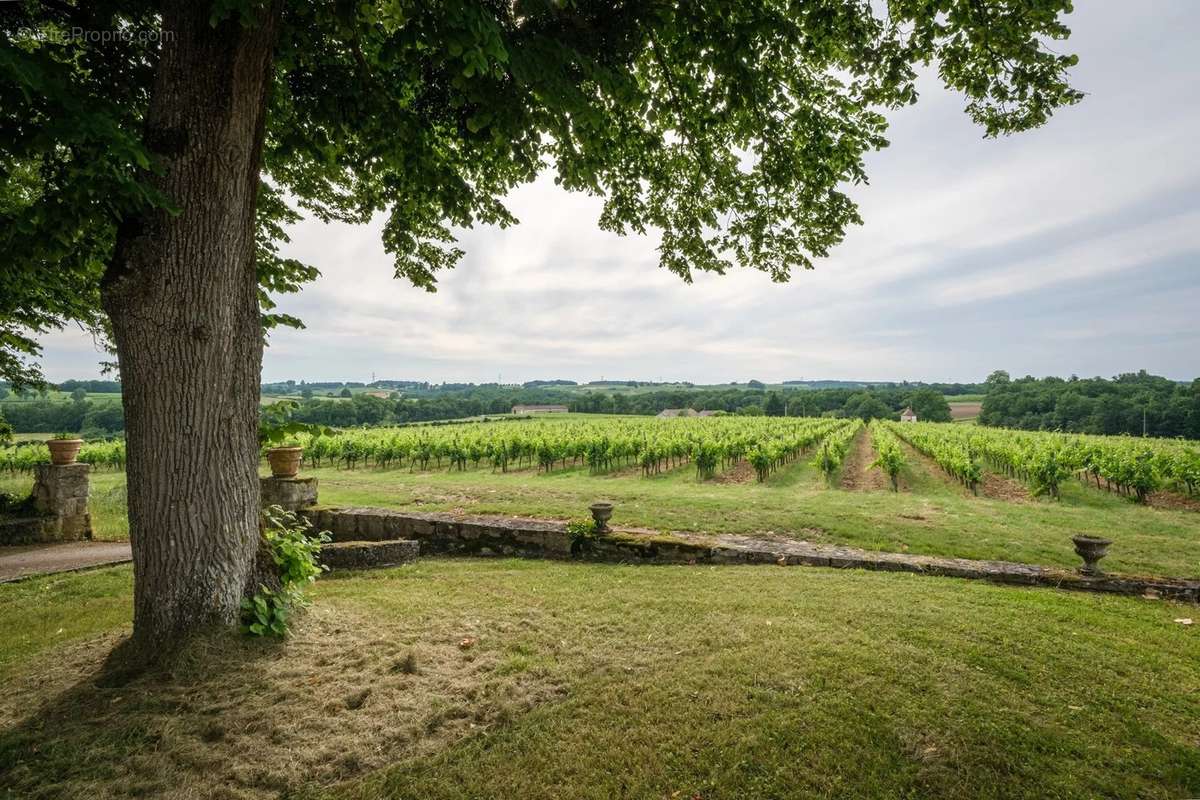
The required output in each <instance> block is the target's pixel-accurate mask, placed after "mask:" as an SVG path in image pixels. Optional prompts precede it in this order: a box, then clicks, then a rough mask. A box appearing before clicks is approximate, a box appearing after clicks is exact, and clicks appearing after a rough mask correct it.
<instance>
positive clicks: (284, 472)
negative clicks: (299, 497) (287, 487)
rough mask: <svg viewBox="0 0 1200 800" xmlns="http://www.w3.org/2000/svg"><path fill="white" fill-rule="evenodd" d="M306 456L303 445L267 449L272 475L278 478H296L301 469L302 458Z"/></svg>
mask: <svg viewBox="0 0 1200 800" xmlns="http://www.w3.org/2000/svg"><path fill="white" fill-rule="evenodd" d="M303 457H304V448H303V447H272V448H271V449H270V450H268V451H267V461H268V463H270V465H271V475H272V476H273V477H276V478H294V477H296V473H298V472H299V471H300V460H301V459H302V458H303Z"/></svg>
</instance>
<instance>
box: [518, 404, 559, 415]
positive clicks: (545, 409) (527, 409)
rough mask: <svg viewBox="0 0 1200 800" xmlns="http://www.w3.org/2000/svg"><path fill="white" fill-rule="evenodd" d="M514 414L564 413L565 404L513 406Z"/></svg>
mask: <svg viewBox="0 0 1200 800" xmlns="http://www.w3.org/2000/svg"><path fill="white" fill-rule="evenodd" d="M512 413H514V414H566V413H567V407H566V406H513V407H512Z"/></svg>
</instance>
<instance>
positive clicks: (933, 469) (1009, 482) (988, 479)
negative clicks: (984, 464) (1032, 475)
mask: <svg viewBox="0 0 1200 800" xmlns="http://www.w3.org/2000/svg"><path fill="white" fill-rule="evenodd" d="M900 447H901V448H903V450H904V457H905V459H906V460H907V462H908V466H909V468H910V469H919V470H922V471H923V472H925V473H926V474H928V475H932V476H933V477H934V479H935V480H940V481H941V482H942V483H944V484H946V485H947V486H955V487H958V488H959V489H960V490H962V492H963V493H964V494H967V495H971V494H972V492H971V490H970V489H969V488H967V487H966V486H963V485H962V484H961V483H959V482H958V481H957V480H956V479H955V478H953V477H951V476H950V475H948V474H946V471H945V470H943V469H942V468H941V467H939V466H938V465H937V462H936V461H934V460H933V459H932V458H930V457H929V456H927V455H925V454H924V453H922V452H921V451H919V450H917V449H916V448H915V447H913V446H912V445H910V444H909V443H908V442H905V441H903V440H901V442H900ZM978 488H979V497H986V498H988V499H989V500H1004V501H1007V502H1010V503H1020V502H1024V501H1026V500H1029V490H1028V489H1026V488H1025V486H1024V484H1022V483H1021V482H1020V481H1017V480H1013V479H1012V478H1010V477H1008V476H1007V475H998V474H997V473H995V472H992V471H991V470H989V469H986V468H985V469H984V470H983V480H981V481H980V482H979V487H978Z"/></svg>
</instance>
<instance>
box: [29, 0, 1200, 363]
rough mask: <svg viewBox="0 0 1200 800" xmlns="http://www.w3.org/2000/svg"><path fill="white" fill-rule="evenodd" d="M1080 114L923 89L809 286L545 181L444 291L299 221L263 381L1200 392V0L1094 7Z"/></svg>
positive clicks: (65, 347) (1082, 24) (85, 352)
mask: <svg viewBox="0 0 1200 800" xmlns="http://www.w3.org/2000/svg"><path fill="white" fill-rule="evenodd" d="M1069 25H1070V27H1071V28H1072V29H1073V31H1074V34H1073V36H1072V38H1071V40H1070V43H1069V45H1068V46H1067V47H1069V48H1070V49H1071V50H1073V51H1074V52H1077V53H1078V54H1079V55H1080V63H1079V66H1078V67H1077V68H1076V69H1075V72H1074V77H1073V82H1074V84H1075V85H1076V86H1077V87H1078V88H1080V89H1082V90H1083V91H1085V92H1087V93H1088V96H1087V97H1086V98H1085V99H1084V101H1083V102H1082V103H1081V104H1080V105H1078V106H1076V107H1074V108H1070V109H1066V110H1063V111H1060V112H1059V113H1058V114H1057V115H1056V116H1055V117H1054V118H1053V119H1052V120H1051V122H1050V124H1049V125H1048V126H1046V127H1045V128H1043V129H1041V130H1038V131H1034V132H1032V133H1025V134H1021V135H1018V136H1014V137H1011V138H1008V139H1002V140H998V141H996V140H984V139H983V138H982V136H981V131H980V130H979V129H978V128H976V127H974V126H973V125H972V124H971V122H970V120H968V118H967V117H966V115H965V114H963V112H962V107H963V101H962V99H961V98H960V97H958V96H956V95H953V94H950V93H947V92H945V91H944V90H942V89H941V88H940V87H939V86H938V85H937V84H936V80H931V81H926V82H925V83H924V84H923V86H924V91H923V95H922V99H921V102H920V103H919V104H918V105H917V106H915V107H913V108H909V109H905V110H904V111H902V112H899V113H896V114H893V115H892V118H891V123H892V127H891V130H890V135H889V138H890V139H891V142H892V144H891V147H889V148H888V149H886V150H884V151H882V152H880V153H876V154H873V155H871V156H870V157H869V160H868V172H869V174H870V176H871V184H870V186H866V187H858V188H856V189H855V190H854V191H853V192H852V194H853V196H854V197H855V199H856V200H857V201H858V202H859V204H860V206H861V211H862V215H863V218H864V222H865V224H864V225H862V226H861V227H857V228H852V229H851V230H850V231H849V232H848V235H847V237H846V240H845V242H844V243H843V244H842V245H841V246H840V247H838V248H837V249H836V250H835V251H834V252H833V254H832V256H831V257H830V258H828V259H825V260H823V261H820V262H818V265H817V269H816V270H815V271H813V272H802V273H799V274H796V275H795V276H794V277H793V279H792V281H791V283H789V284H785V285H781V284H773V283H771V282H770V281H769V280H768V279H767V277H766V276H764V275H762V274H760V273H757V272H753V271H750V270H743V271H740V272H738V273H735V274H730V275H727V276H725V277H718V276H704V275H701V276H699V277H698V278H697V280H696V283H695V284H694V285H691V286H688V285H685V284H684V283H682V282H681V281H680V280H679V279H678V278H676V277H675V276H673V275H671V274H670V273H667V272H664V271H662V270H660V269H658V267H657V255H656V252H655V246H656V244H657V242H656V240H655V239H654V238H653V237H628V238H621V237H618V236H614V235H611V234H608V233H604V232H602V231H600V230H599V229H598V228H597V227H596V220H597V217H598V215H599V211H600V203H599V202H598V201H597V200H595V199H592V198H588V197H584V196H580V195H571V194H567V193H565V192H563V191H560V190H558V189H557V188H555V187H554V185H553V183H552V182H551V181H550V180H548V179H547V180H543V181H541V182H539V183H537V184H534V185H532V186H527V187H524V188H522V189H520V190H518V191H517V192H514V193H513V194H512V195H511V197H510V198H509V206H510V208H511V209H512V210H513V211H514V212H515V214H516V215H517V217H518V218H519V219H520V220H521V224H520V225H518V226H516V227H514V228H510V229H508V230H505V231H501V230H498V229H493V228H484V227H481V228H476V229H474V230H470V231H464V232H462V235H461V240H460V241H461V244H462V246H463V247H464V248H465V249H466V251H467V255H466V257H465V259H464V260H463V262H462V263H461V265H460V266H459V267H458V268H457V269H456V270H454V271H453V272H450V273H445V274H443V275H442V277H441V279H440V290H439V291H438V293H437V294H434V295H430V294H427V293H425V292H423V291H420V290H417V289H414V288H412V287H411V286H410V285H408V284H407V283H404V282H402V281H397V280H395V279H393V278H392V277H391V269H390V259H389V258H388V257H387V255H386V254H385V253H384V252H383V249H382V247H381V245H380V243H379V227H378V226H363V227H351V226H343V225H323V224H321V223H319V222H316V221H306V222H303V223H301V224H299V225H297V226H295V227H294V229H293V230H292V232H291V233H292V237H293V241H292V244H291V245H290V246H289V247H288V248H287V254H288V255H293V256H295V257H297V258H300V259H302V260H304V261H307V262H309V263H312V264H315V265H317V266H318V267H319V268H320V269H321V270H322V273H323V275H322V277H321V278H320V279H318V280H317V282H316V283H315V284H312V285H310V286H309V287H308V288H307V289H306V290H305V291H304V293H303V294H302V295H300V296H298V297H295V298H288V299H286V300H285V301H284V302H283V304H282V307H281V310H283V311H287V312H290V313H294V314H297V315H299V316H300V317H301V318H303V319H304V320H305V322H306V323H307V325H308V328H307V330H304V331H298V332H292V331H285V332H279V333H275V334H274V335H273V336H272V338H271V344H270V347H269V348H268V349H267V352H266V355H265V363H264V367H263V379H264V380H267V381H271V380H282V379H287V378H295V379H297V380H299V379H301V378H304V379H307V380H310V381H312V380H358V381H369V380H370V379H371V376H372V374H374V375H376V376H377V377H379V378H395V379H412V380H430V381H434V382H441V381H476V382H484V381H494V380H497V378H500V379H502V380H503V381H504V382H518V381H525V380H531V379H535V378H570V379H575V380H580V381H585V380H593V379H599V378H601V377H606V378H609V379H642V380H651V379H659V378H662V379H668V380H669V379H676V380H690V381H694V382H697V383H710V382H711V383H715V382H725V381H729V380H738V381H745V380H747V379H750V378H756V379H759V380H764V381H782V380H789V379H818V378H843V379H871V380H901V379H912V380H951V381H957V380H961V381H970V380H980V379H982V378H983V377H985V376H986V375H987V374H988V373H989V372H991V371H992V370H995V369H1006V370H1008V371H1009V372H1011V373H1013V374H1014V375H1024V374H1027V373H1028V374H1034V375H1048V374H1058V375H1064V376H1065V375H1069V374H1072V373H1075V374H1079V375H1083V376H1091V375H1103V376H1109V375H1113V374H1116V373H1118V372H1125V371H1132V370H1136V369H1139V368H1145V369H1148V370H1150V371H1151V372H1154V373H1158V374H1162V375H1167V376H1169V377H1172V378H1178V379H1191V378H1193V377H1195V376H1197V375H1200V324H1198V320H1200V257H1198V255H1200V157H1198V156H1197V153H1196V143H1197V141H1200V67H1198V66H1197V64H1196V55H1195V53H1196V51H1195V37H1196V31H1197V29H1198V28H1200V3H1197V2H1195V1H1194V0H1179V1H1178V2H1166V0H1153V1H1152V2H1145V3H1110V2H1103V0H1090V2H1081V3H1078V4H1077V6H1076V11H1075V13H1074V14H1073V15H1072V16H1071V18H1070V19H1069ZM45 343H46V358H45V366H46V373H47V376H48V377H49V378H50V379H51V380H62V379H66V378H70V377H93V376H96V375H97V374H98V368H97V361H98V360H99V354H97V353H96V351H95V349H94V347H93V345H92V343H91V340H90V339H88V338H86V337H80V336H79V335H78V334H77V333H75V332H70V331H67V332H63V333H61V334H56V335H53V336H50V337H47V338H46V339H45Z"/></svg>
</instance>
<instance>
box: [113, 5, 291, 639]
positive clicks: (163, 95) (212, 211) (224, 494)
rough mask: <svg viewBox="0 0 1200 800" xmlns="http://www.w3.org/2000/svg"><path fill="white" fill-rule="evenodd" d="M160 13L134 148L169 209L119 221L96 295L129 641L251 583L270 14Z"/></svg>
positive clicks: (173, 634)
mask: <svg viewBox="0 0 1200 800" xmlns="http://www.w3.org/2000/svg"><path fill="white" fill-rule="evenodd" d="M210 10H211V7H210V4H208V3H203V2H197V1H196V0H191V1H190V2H189V0H169V1H168V2H167V3H165V7H164V9H163V30H164V32H170V33H173V34H174V38H173V41H167V38H168V35H169V34H165V35H164V44H163V47H162V54H161V60H160V63H159V64H158V67H157V74H156V77H155V82H154V89H153V95H152V97H151V100H150V106H149V110H148V112H147V119H146V134H145V135H146V141H147V143H148V145H149V147H150V149H151V150H152V151H153V152H155V153H156V154H157V155H158V157H159V162H160V164H161V166H162V167H163V170H162V172H161V174H159V175H157V176H156V177H155V178H154V179H153V180H154V182H155V183H156V184H157V185H158V187H159V188H160V189H161V190H162V191H163V192H164V193H165V194H166V195H167V196H168V197H170V198H171V199H172V201H173V202H174V204H175V205H176V206H177V207H178V210H179V213H178V214H167V213H154V214H151V215H148V216H146V217H144V218H141V219H136V220H126V221H125V222H123V223H122V225H121V228H120V230H119V231H118V238H117V244H116V249H115V251H114V257H113V262H112V263H111V264H110V265H109V267H108V271H107V274H106V275H105V278H104V282H103V284H102V296H103V302H104V308H105V310H106V311H107V312H108V314H109V316H110V317H111V319H112V326H113V335H114V339H115V342H116V347H117V354H118V358H119V360H120V366H121V385H122V391H123V394H124V404H125V426H126V437H127V449H128V464H127V468H126V474H127V476H128V492H129V529H130V539H131V540H132V545H133V565H134V642H135V644H136V645H138V647H139V649H141V650H143V651H144V652H148V653H152V652H154V651H156V650H158V649H160V648H161V647H162V646H163V645H165V644H168V643H170V642H171V641H173V640H176V639H177V638H178V637H179V636H180V635H181V634H185V633H187V632H188V631H189V630H193V629H195V628H197V627H199V626H202V625H206V624H209V623H213V622H216V623H225V624H228V623H231V622H234V621H235V620H236V619H237V615H238V606H239V604H240V602H241V599H242V597H243V596H244V595H245V593H246V591H247V589H248V588H253V587H252V585H251V584H252V583H253V581H254V580H255V571H254V561H255V558H254V557H255V552H256V548H257V546H258V519H259V488H258V474H257V473H258V441H257V431H258V393H259V379H260V372H261V366H262V329H261V324H260V320H259V308H258V301H257V296H256V280H255V270H254V234H255V222H254V212H255V202H256V196H257V192H258V185H259V170H260V166H261V151H262V139H263V120H264V116H265V107H266V95H267V91H268V87H269V77H270V75H269V73H270V67H271V58H272V51H273V47H274V38H275V27H276V24H277V19H278V14H279V4H278V2H274V3H271V4H270V7H269V8H268V10H266V11H264V12H262V13H261V15H260V19H259V20H258V24H255V25H243V24H242V23H241V21H240V20H238V19H237V14H236V13H235V14H234V18H233V19H231V20H226V21H224V22H222V23H220V24H219V25H217V26H215V27H214V26H213V25H211V24H210V22H209V15H210Z"/></svg>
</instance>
